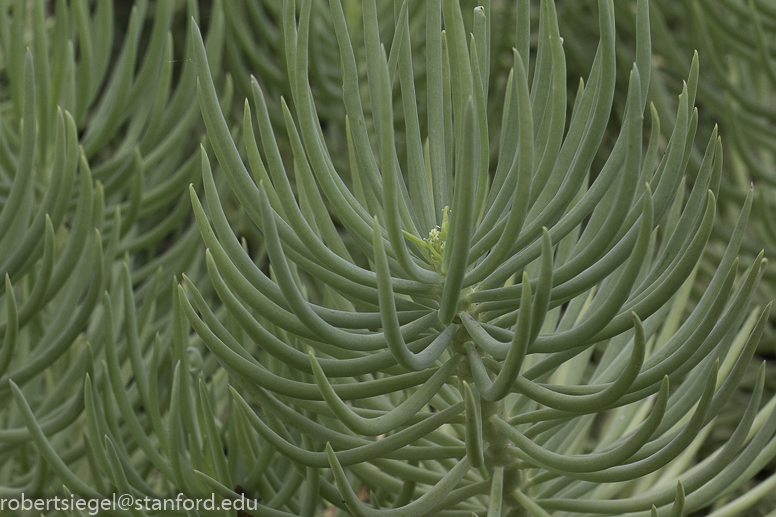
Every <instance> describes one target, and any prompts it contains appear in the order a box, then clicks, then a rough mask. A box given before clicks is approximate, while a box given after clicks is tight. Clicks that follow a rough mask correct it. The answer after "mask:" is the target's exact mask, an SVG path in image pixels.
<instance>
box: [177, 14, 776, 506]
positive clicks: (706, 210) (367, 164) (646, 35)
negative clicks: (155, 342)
mask: <svg viewBox="0 0 776 517" xmlns="http://www.w3.org/2000/svg"><path fill="white" fill-rule="evenodd" d="M411 4H412V2H407V1H405V2H403V3H402V5H401V9H400V11H399V15H398V16H397V19H398V23H397V24H396V31H395V33H394V34H393V37H392V38H391V42H392V43H391V45H390V48H388V49H387V50H386V48H385V46H384V45H381V40H380V34H379V31H377V30H375V28H376V26H377V25H376V23H377V3H376V2H375V1H374V0H365V1H364V2H363V3H362V14H363V20H364V30H363V34H364V45H365V55H366V69H367V74H366V80H367V86H368V97H364V96H363V95H361V92H362V88H361V81H362V79H363V78H362V77H360V76H359V64H360V63H359V62H358V61H357V59H356V57H355V52H354V50H353V45H352V43H351V40H350V37H349V33H348V23H347V20H346V17H345V12H344V10H343V5H342V3H341V2H340V1H339V0H335V1H332V2H331V4H330V9H331V19H332V23H333V26H334V28H335V32H336V37H337V41H338V45H339V51H340V60H341V63H342V80H343V103H344V108H345V112H346V114H347V120H346V124H345V127H346V136H347V141H348V152H349V154H348V158H349V164H350V167H349V170H348V171H343V170H338V169H337V168H336V167H335V162H334V159H333V157H332V156H331V154H332V153H330V152H329V150H328V149H327V147H326V141H325V140H324V138H323V135H322V133H321V130H320V122H319V119H318V110H317V106H316V97H315V96H314V95H313V94H312V93H311V90H310V85H309V81H310V79H309V76H308V65H309V60H310V54H309V52H310V51H309V49H310V47H311V46H312V45H314V44H315V41H314V40H313V41H311V34H312V33H311V31H310V27H311V23H312V20H311V12H312V9H313V5H314V3H313V2H312V1H310V0H305V1H303V2H302V4H301V10H300V12H299V13H298V15H297V12H296V8H297V5H296V2H293V1H285V2H283V7H282V14H281V16H282V24H283V31H282V33H283V37H284V41H283V49H284V51H285V60H286V62H285V68H286V70H287V71H288V81H289V85H290V92H291V94H290V99H289V103H291V104H292V105H293V110H292V109H290V108H289V107H288V106H287V104H286V102H285V101H284V100H281V107H282V109H283V115H284V120H285V126H286V127H285V131H286V133H287V138H288V141H289V142H290V146H291V149H292V156H290V157H284V156H282V155H281V153H280V151H279V149H278V146H277V143H276V139H277V138H279V136H276V135H275V131H277V129H276V128H274V129H273V125H272V123H271V120H270V115H269V111H268V108H267V104H268V102H267V100H266V99H265V94H264V92H263V89H262V87H261V85H260V84H259V82H258V81H256V80H253V81H252V83H251V96H250V97H249V99H247V100H246V103H245V115H244V123H243V128H242V136H243V139H242V142H240V144H241V146H242V145H244V148H245V153H246V155H247V162H248V167H249V168H250V173H249V172H248V168H246V166H245V164H244V163H243V159H242V157H241V155H240V152H239V151H238V147H237V144H236V143H235V140H234V139H233V137H232V134H231V132H230V130H229V126H228V123H227V121H226V120H225V119H224V117H223V115H222V110H221V109H220V107H219V103H218V98H217V95H216V90H215V88H214V86H213V82H212V80H211V78H210V67H209V66H208V60H207V57H206V53H205V47H204V46H203V45H202V43H201V41H200V40H199V39H198V38H197V37H196V36H195V38H194V55H195V61H196V64H197V70H198V78H199V88H200V89H199V98H200V105H201V109H202V114H203V117H204V120H205V125H206V127H207V130H208V135H209V137H210V139H211V142H212V147H213V152H214V154H215V157H216V158H217V160H218V164H219V165H220V169H221V170H222V172H223V174H224V176H225V177H226V179H227V181H228V182H229V185H230V187H231V191H232V193H233V194H234V196H235V197H236V198H237V199H238V200H239V202H240V203H241V205H242V207H243V209H244V210H245V211H246V213H247V214H248V216H249V217H250V218H251V219H252V220H253V221H254V223H255V224H256V225H257V227H258V228H260V230H261V231H262V233H263V235H264V246H265V248H266V253H267V255H268V257H269V270H267V269H266V268H262V267H260V265H259V264H257V263H256V262H255V261H254V258H252V257H251V255H250V254H249V253H248V252H247V251H246V250H245V248H244V247H243V246H241V245H240V242H239V241H238V239H237V238H236V236H235V234H234V232H233V231H232V229H231V228H230V226H229V221H228V220H227V218H226V216H225V214H224V211H223V209H222V203H221V201H220V195H222V194H221V193H219V189H218V188H217V186H216V183H215V179H214V174H213V171H212V170H211V163H210V159H209V156H208V153H207V152H206V151H204V150H203V152H202V174H203V184H204V190H205V197H206V203H205V206H203V205H202V204H201V201H200V199H199V196H198V195H197V194H196V192H195V191H194V190H192V196H191V199H192V205H193V208H194V213H195V215H196V218H197V224H198V226H199V228H200V231H201V234H202V237H203V240H204V242H205V245H206V246H207V248H208V252H207V266H208V271H209V276H210V280H211V282H212V284H213V287H214V289H215V292H216V293H217V295H218V298H219V299H220V302H221V303H222V304H223V306H224V307H225V308H226V311H227V312H228V314H229V318H228V321H227V322H226V323H225V322H224V321H223V318H221V317H219V316H218V315H217V314H215V313H214V312H213V310H212V309H211V307H210V306H209V304H208V301H207V300H206V299H205V297H204V296H202V295H201V294H200V292H199V290H198V288H197V286H196V285H195V282H192V281H190V280H188V279H186V278H184V282H183V284H182V286H181V287H180V288H179V291H178V303H179V304H180V305H179V310H180V311H182V312H184V313H185V315H186V317H187V319H188V321H189V322H190V324H191V325H192V326H193V328H194V330H195V331H196V333H197V335H198V336H199V337H200V338H201V339H202V340H203V341H204V343H205V344H206V345H207V347H208V349H209V351H210V352H211V353H212V354H213V355H214V356H215V357H217V358H218V361H219V362H220V363H221V365H222V366H223V367H224V370H225V371H226V372H227V374H228V378H229V383H230V384H231V386H232V387H231V392H232V395H233V397H234V403H233V405H231V407H232V411H231V417H230V418H231V419H232V420H231V423H230V425H229V428H230V430H231V429H233V430H234V434H235V438H234V442H236V445H237V447H238V450H239V453H238V454H239V459H238V460H233V456H234V452H233V450H232V449H231V448H230V454H229V455H228V457H226V456H222V455H221V453H220V450H221V449H220V448H219V447H218V446H217V444H213V443H211V446H210V451H211V454H212V462H205V463H202V465H203V468H199V469H197V468H196V466H195V465H194V463H193V460H192V461H188V460H187V459H186V457H185V455H184V457H182V458H181V463H180V464H179V465H178V468H179V469H180V470H179V472H178V474H177V476H178V479H180V480H182V481H183V483H184V486H185V487H187V488H188V489H190V490H193V491H194V490H196V487H195V482H196V481H195V480H198V481H200V482H203V483H205V484H206V485H207V486H208V488H209V489H210V490H215V491H217V492H218V493H219V494H221V495H222V496H223V497H233V498H235V497H239V494H238V492H237V491H235V490H236V489H234V488H233V486H234V485H235V484H239V485H240V487H241V489H242V490H244V491H246V492H247V493H249V494H259V495H261V496H262V498H263V499H264V500H265V501H267V505H266V508H267V509H266V512H267V513H266V514H267V515H289V514H293V515H316V514H318V513H319V512H320V511H321V510H322V503H321V499H323V500H324V501H326V502H327V504H331V505H333V506H335V507H340V508H343V509H346V510H347V511H348V512H349V513H350V514H352V515H358V516H372V515H375V516H377V515H406V516H415V515H418V516H420V515H471V514H472V513H475V514H478V515H488V516H489V517H490V516H497V515H534V516H545V515H550V514H552V513H555V514H558V512H560V513H561V514H564V515H565V514H577V513H584V514H590V513H593V514H605V515H614V514H624V513H628V514H629V515H630V514H631V513H633V514H636V515H639V514H643V515H650V514H652V515H655V514H658V515H663V514H665V515H668V513H671V515H682V514H683V512H684V513H689V512H691V511H695V510H697V509H701V508H704V507H707V506H708V505H710V504H711V503H712V502H713V501H714V500H715V499H716V498H717V497H718V496H719V495H720V493H722V492H723V489H727V490H730V489H732V488H734V487H736V486H739V485H740V484H741V483H744V482H745V481H747V480H748V479H750V478H751V477H752V476H753V475H754V474H755V473H756V472H757V469H756V467H757V466H758V465H762V464H763V463H764V462H767V461H769V460H770V458H772V457H773V456H774V455H776V450H774V447H776V446H775V445H774V443H776V442H775V441H774V439H773V435H774V431H776V416H774V412H773V405H774V404H775V403H776V399H773V400H771V401H770V402H769V403H768V404H767V405H765V407H763V408H762V409H760V406H761V404H760V403H761V400H760V399H761V396H762V390H763V383H764V369H763V368H761V369H760V373H759V375H758V378H757V382H756V386H755V390H754V393H753V396H752V397H751V399H750V401H749V403H748V406H747V408H746V410H745V412H744V415H743V418H742V419H741V421H740V423H739V424H738V426H737V427H736V429H735V432H734V433H733V435H732V436H731V438H730V440H729V441H728V442H727V443H726V444H724V446H722V447H720V448H719V450H718V451H716V452H715V454H712V455H709V456H708V457H707V458H705V459H703V460H702V461H699V462H698V463H697V464H694V455H695V453H696V451H697V449H698V447H700V446H701V445H702V444H703V442H704V439H705V436H706V434H707V432H708V429H709V428H710V427H709V424H710V422H712V421H713V420H714V418H715V417H716V416H717V415H718V414H719V412H720V410H721V409H722V407H723V405H724V403H725V402H726V401H727V400H728V399H729V397H730V396H731V394H732V393H733V392H734V391H735V388H736V386H737V385H738V383H739V382H740V380H741V377H742V376H743V374H744V372H745V371H746V368H747V366H748V364H749V361H750V360H751V357H752V354H753V351H754V347H755V346H756V345H757V343H758V342H759V339H760V336H761V334H762V332H763V330H764V327H765V325H766V322H767V318H768V314H769V312H770V305H768V306H767V307H762V306H755V305H753V303H752V295H753V292H754V290H755V287H756V285H757V283H758V281H759V279H760V276H761V274H762V272H761V271H762V267H763V265H764V259H763V258H762V255H760V256H758V257H757V258H756V259H755V260H754V261H753V263H751V264H746V265H745V266H746V267H743V268H741V271H739V261H738V259H737V257H736V255H737V253H738V248H739V245H740V242H741V238H742V236H743V228H744V226H745V225H746V222H747V217H748V214H749V209H750V206H751V199H752V194H751V193H749V195H748V197H747V201H746V204H745V206H744V209H743V210H742V212H741V214H740V217H738V222H737V223H736V229H735V231H734V232H733V233H732V239H731V241H730V242H729V244H728V246H727V248H726V249H725V251H724V253H723V255H722V257H721V259H720V261H719V266H718V268H717V269H716V272H715V273H714V275H713V277H712V278H711V279H710V281H709V283H708V285H707V286H706V288H705V292H704V293H703V295H702V296H701V297H700V299H699V300H697V302H696V303H694V304H690V303H689V301H688V300H689V294H690V292H691V291H692V288H693V285H694V279H695V275H696V273H697V264H698V262H699V260H700V258H701V255H702V253H703V249H704V247H705V245H706V242H707V240H708V239H709V236H710V234H711V231H712V226H713V220H714V215H715V204H716V203H715V199H716V195H717V193H718V190H719V185H720V181H721V175H722V157H721V154H722V147H721V143H720V140H719V138H718V136H717V133H716V130H715V131H713V132H712V134H711V135H710V138H709V141H708V145H707V147H706V151H705V154H704V155H703V157H702V160H701V162H700V164H699V167H698V170H697V171H692V173H693V176H694V177H695V182H694V184H693V187H692V190H691V191H690V193H689V195H688V196H687V198H686V199H685V198H684V195H683V192H684V188H685V185H684V175H685V172H686V169H687V167H688V162H689V159H690V156H689V155H690V153H691V151H692V146H693V142H694V139H695V133H696V128H697V123H698V113H697V110H693V104H694V98H695V90H696V87H697V80H698V67H697V60H696V61H694V63H693V67H692V69H691V73H690V76H689V79H688V83H687V84H686V85H685V87H684V88H683V91H682V93H681V95H680V96H679V101H678V109H677V111H676V115H675V125H674V126H673V129H672V130H671V131H669V132H670V135H671V136H670V140H669V141H668V143H667V145H665V146H663V144H662V143H661V142H660V135H661V130H660V122H661V119H660V118H659V117H658V115H657V113H656V110H655V109H654V107H652V108H651V109H650V118H651V136H650V139H649V145H648V146H647V149H646V152H645V151H644V149H643V136H642V132H643V129H642V126H643V120H642V119H643V113H644V111H645V107H646V98H647V87H648V85H649V84H650V69H651V38H650V30H649V11H648V5H647V2H646V1H639V2H638V5H637V13H638V14H637V19H636V33H637V42H636V50H635V55H636V59H635V63H633V65H632V69H631V73H630V76H629V83H628V89H627V101H626V102H627V108H626V109H625V113H624V120H623V121H622V131H621V132H620V134H619V136H618V137H617V138H616V140H615V143H614V145H613V147H612V149H611V152H610V153H609V155H608V157H607V159H606V161H605V163H604V165H603V166H602V167H601V168H600V169H598V170H594V169H592V168H591V165H592V163H593V158H594V156H595V155H596V153H597V152H598V150H599V144H600V142H601V139H602V137H603V136H604V131H605V128H606V126H607V124H608V122H609V118H610V113H611V107H612V102H613V95H614V90H615V73H616V63H615V61H616V48H615V32H614V7H613V4H612V3H611V2H609V1H607V0H601V1H599V2H598V11H599V27H600V42H599V45H598V49H597V51H596V54H595V58H594V60H593V65H592V69H591V71H590V75H589V78H588V80H587V81H586V82H584V83H583V84H582V85H581V86H580V88H579V90H578V94H577V96H576V98H575V101H574V105H573V110H572V112H571V116H570V119H569V120H568V127H566V126H567V92H566V67H565V56H564V50H563V40H562V38H561V36H560V34H559V30H558V22H557V15H556V11H555V7H554V4H553V3H552V2H549V1H542V2H541V4H540V10H541V15H540V19H539V29H538V34H539V40H538V41H539V43H538V48H537V51H536V58H535V65H534V66H533V67H530V68H533V69H532V70H529V66H528V62H529V61H528V58H529V53H530V46H529V39H528V38H527V35H528V34H530V16H529V12H530V5H529V2H527V1H519V2H517V23H518V27H517V30H516V34H517V35H518V36H519V37H518V40H517V41H516V42H515V50H514V53H513V66H512V69H511V70H510V72H509V77H508V80H507V81H506V82H505V84H506V88H505V91H503V92H501V96H502V98H503V101H502V105H503V113H502V115H501V121H500V127H501V130H500V131H499V132H497V133H496V134H495V135H491V134H490V133H491V131H489V128H490V126H491V125H493V126H496V127H498V124H489V122H488V108H487V107H488V106H489V100H488V97H489V94H490V93H491V88H489V81H490V76H489V71H490V70H491V65H490V47H489V41H490V38H491V34H490V32H489V14H490V13H489V9H490V7H489V5H487V3H486V6H485V7H484V8H477V9H475V10H474V12H473V13H472V14H473V21H472V22H471V27H472V35H471V37H469V38H467V36H466V33H465V30H464V16H463V13H462V11H461V9H460V6H459V4H458V3H457V2H445V3H444V6H443V5H442V2H441V1H430V2H427V3H426V13H425V16H426V31H425V41H426V55H425V58H426V68H425V77H426V92H427V95H426V100H425V106H423V107H422V108H419V107H418V100H417V97H416V92H415V88H414V84H415V77H414V73H413V70H414V68H413V59H417V56H416V55H414V54H413V52H412V51H411V49H412V42H411V39H412V36H413V33H412V32H411V31H410V30H409V17H408V16H407V14H406V13H407V10H408V9H409V7H408V6H409V5H411ZM315 6H317V7H316V8H319V7H320V6H318V4H317V3H316V4H315ZM442 27H444V31H443V30H442ZM194 33H195V34H196V30H194ZM397 76H398V77H397ZM531 76H532V80H531V82H530V85H529V77H531ZM395 83H398V91H399V93H400V98H401V109H402V112H403V120H404V128H403V131H404V134H405V138H406V154H405V153H402V154H399V153H398V152H397V146H396V140H395V135H394V131H395V120H394V109H395V103H394V102H393V98H394V84H395ZM367 102H368V103H369V105H370V106H371V112H372V119H373V122H374V124H373V126H369V125H368V124H366V122H365V121H366V118H367V117H366V116H365V109H364V104H366V103H367ZM418 113H425V117H427V120H423V121H421V119H420V117H419V116H418ZM254 118H255V123H256V126H257V128H258V133H256V131H255V129H254ZM421 128H427V129H426V130H425V133H424V132H423V131H422V130H421ZM400 131H401V130H400ZM257 136H258V138H257ZM284 138H285V137H284ZM491 155H496V156H497V159H495V160H493V163H491V160H490V157H491ZM284 158H286V159H284ZM292 168H293V172H291V169H292ZM344 178H347V179H349V180H350V181H347V179H344ZM180 375H181V376H183V375H184V374H180ZM669 385H670V386H671V387H672V388H671V389H669ZM676 386H678V388H677V387H676ZM203 398H204V397H203ZM232 461H234V462H235V463H232V464H231V465H233V466H234V467H233V468H231V469H230V468H229V466H228V465H227V462H232ZM238 474H241V476H242V478H243V479H245V480H247V481H246V482H236V479H235V476H237V475H238ZM679 480H681V483H679V484H678V485H677V481H679ZM179 486H180V485H179ZM653 505H655V506H654V507H653ZM284 507H285V508H287V511H283V510H281V509H282V508H284ZM270 508H274V509H277V510H270ZM289 512H290V513H289Z"/></svg>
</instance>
